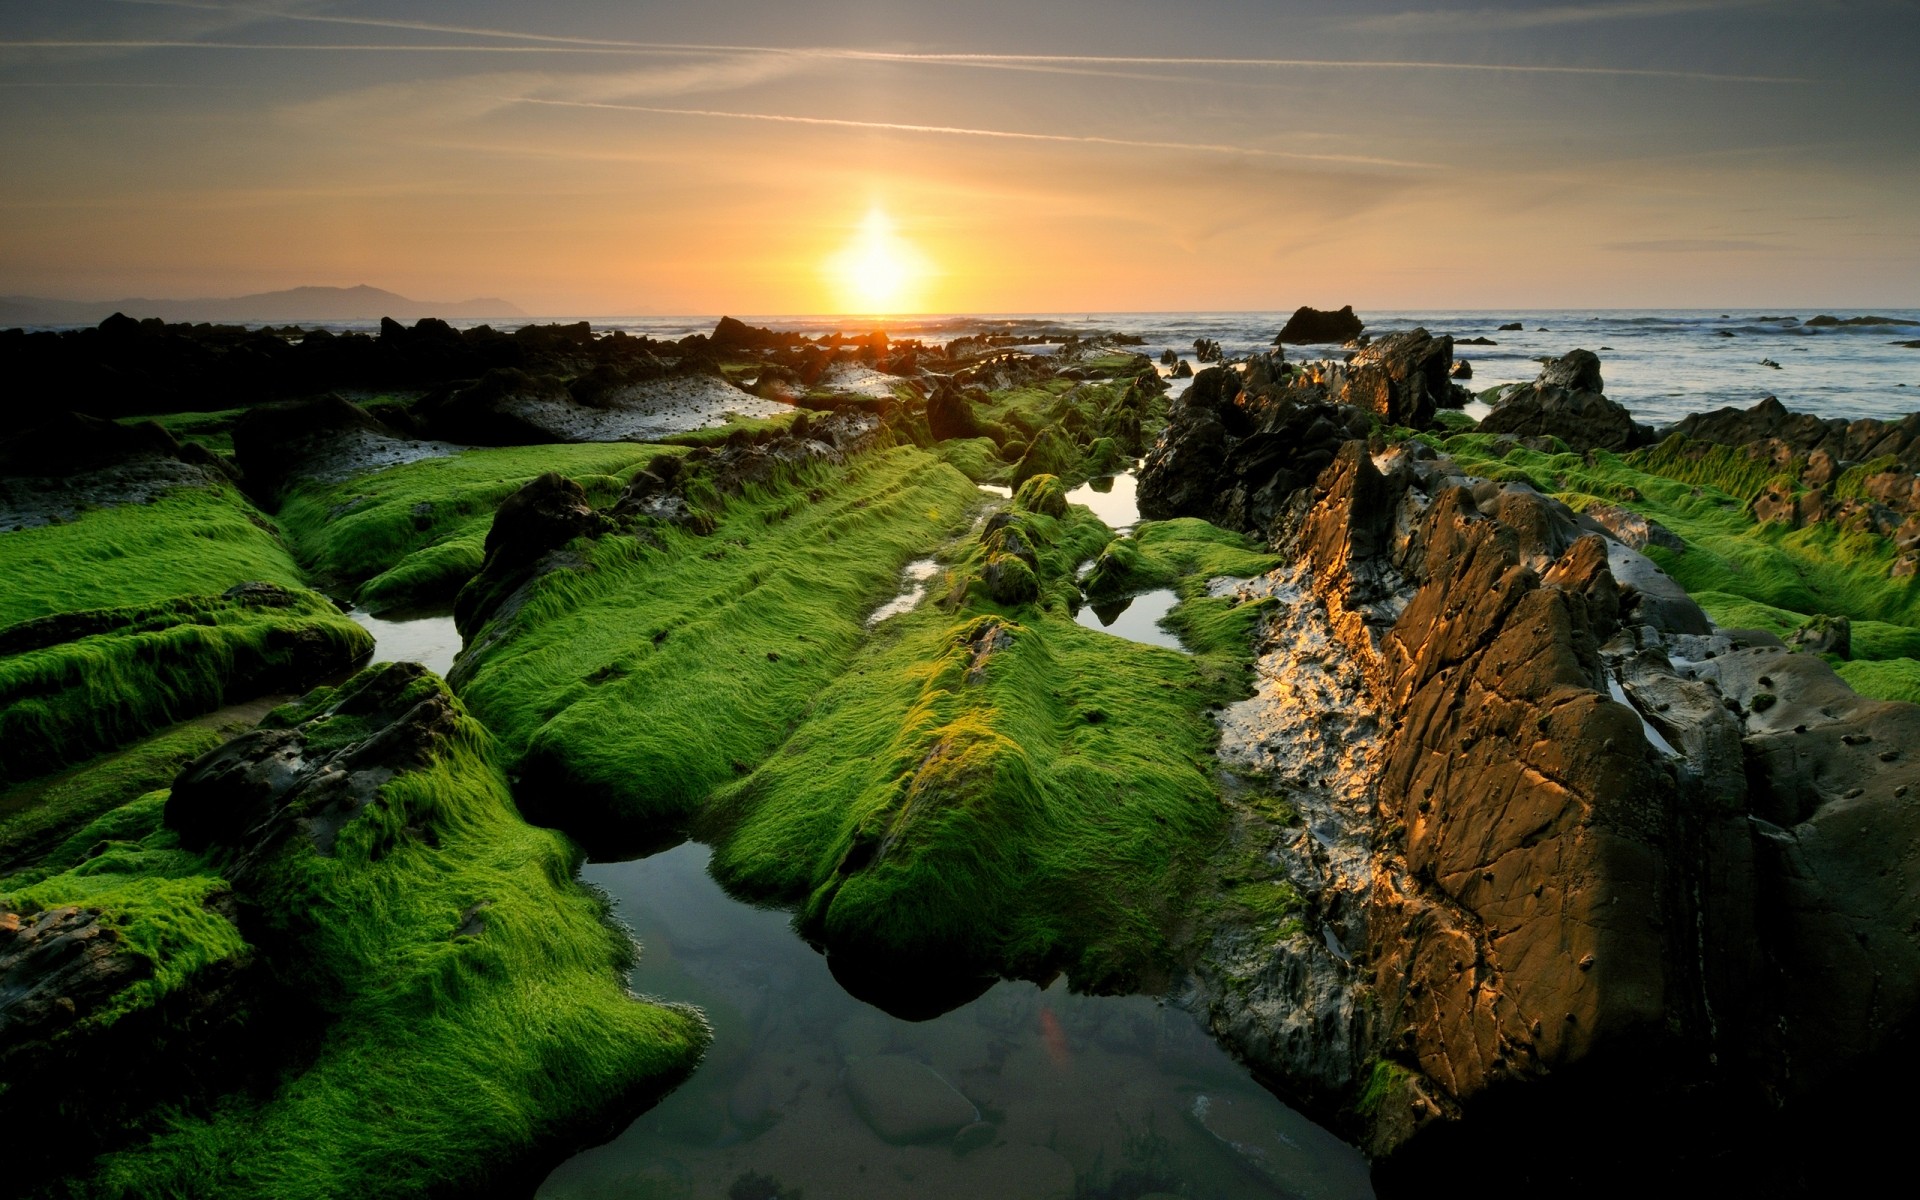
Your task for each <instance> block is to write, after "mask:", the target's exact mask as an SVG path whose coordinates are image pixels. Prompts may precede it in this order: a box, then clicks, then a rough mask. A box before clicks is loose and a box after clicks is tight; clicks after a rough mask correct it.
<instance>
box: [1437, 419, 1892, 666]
mask: <svg viewBox="0 0 1920 1200" xmlns="http://www.w3.org/2000/svg"><path fill="white" fill-rule="evenodd" d="M1431 440H1432V441H1433V442H1434V444H1436V445H1437V446H1438V447H1439V448H1440V449H1442V450H1444V451H1445V452H1446V453H1448V454H1451V455H1452V456H1453V457H1454V458H1455V459H1456V460H1457V461H1458V462H1459V463H1460V465H1461V466H1462V467H1463V468H1465V469H1466V470H1468V471H1470V472H1472V473H1473V474H1476V475H1482V476H1485V477H1488V478H1495V479H1506V480H1516V481H1520V482H1525V483H1528V484H1530V485H1532V486H1534V487H1536V488H1538V489H1539V490H1541V491H1545V492H1551V493H1555V494H1557V495H1559V497H1560V498H1561V499H1563V500H1565V501H1567V502H1568V503H1569V504H1570V505H1572V507H1574V508H1575V509H1583V508H1585V507H1587V506H1588V505H1590V504H1592V503H1593V502H1594V501H1595V500H1605V501H1607V502H1609V503H1613V504H1618V505H1620V506H1622V507H1625V508H1628V509H1631V510H1633V511H1634V512H1637V513H1640V514H1642V515H1644V516H1647V517H1650V518H1652V519H1654V520H1657V521H1658V522H1660V523H1661V524H1662V525H1665V526H1666V527H1667V528H1668V529H1670V530H1672V531H1673V532H1674V533H1676V534H1678V535H1679V536H1680V538H1681V539H1682V540H1683V541H1684V542H1685V543H1686V549H1685V550H1684V551H1678V550H1673V549H1670V548H1668V547H1665V546H1660V545H1649V546H1648V547H1647V548H1646V550H1645V553H1646V554H1647V556H1648V557H1650V558H1651V559H1653V560H1654V562H1655V563H1657V564H1658V565H1659V566H1660V567H1661V568H1662V569H1663V570H1665V571H1666V572H1667V573H1668V574H1669V575H1671V576H1672V577H1673V578H1674V580H1675V581H1676V582H1678V583H1679V584H1680V585H1681V586H1682V587H1684V588H1686V590H1687V592H1688V593H1689V594H1690V595H1692V597H1693V598H1694V600H1695V601H1696V602H1698V603H1699V604H1700V606H1701V607H1702V608H1703V609H1705V610H1706V612H1707V615H1708V616H1710V617H1712V618H1713V620H1714V622H1715V623H1716V624H1718V625H1721V626H1723V627H1726V628H1759V629H1766V630H1768V631H1770V632H1772V633H1775V634H1776V635H1779V636H1781V637H1786V636H1787V635H1789V634H1791V633H1793V632H1794V631H1795V630H1797V629H1799V628H1801V627H1802V626H1804V625H1805V624H1806V623H1807V622H1808V621H1809V620H1810V619H1811V618H1813V617H1815V616H1817V615H1827V616H1845V617H1847V618H1848V619H1849V620H1850V621H1851V622H1852V624H1853V656H1854V658H1855V659H1856V660H1861V662H1860V664H1859V665H1858V667H1857V669H1855V670H1853V671H1852V672H1850V673H1849V674H1848V676H1847V678H1848V679H1849V682H1850V683H1852V684H1853V685H1854V686H1855V687H1856V690H1861V691H1862V694H1863V695H1869V696H1876V697H1881V698H1896V697H1898V696H1903V695H1905V694H1906V691H1905V689H1906V687H1907V684H1906V682H1905V680H1906V679H1908V678H1909V677H1910V674H1911V668H1908V667H1905V666H1900V665H1898V664H1902V663H1908V662H1911V661H1912V660H1914V659H1916V658H1920V584H1917V583H1916V582H1915V579H1914V578H1913V577H1898V576H1895V575H1894V574H1893V573H1892V569H1893V564H1894V560H1895V558H1896V557H1897V551H1896V549H1895V547H1894V545H1893V543H1892V542H1891V541H1889V540H1888V539H1886V538H1884V537H1881V536H1879V535H1878V534H1875V533H1871V532H1867V531H1864V530H1855V529H1846V528H1842V527H1841V526H1839V525H1836V524H1834V523H1832V522H1816V523H1813V524H1809V525H1806V526H1804V527H1802V528H1798V529H1795V528H1792V527H1791V526H1789V525H1787V524H1785V523H1780V522H1759V521H1756V520H1754V519H1753V517H1752V515H1751V513H1750V510H1749V504H1750V502H1751V501H1752V499H1753V498H1754V497H1756V496H1758V495H1759V494H1760V493H1761V492H1762V491H1763V490H1765V489H1766V488H1768V487H1769V486H1771V485H1778V484H1783V483H1784V484H1786V485H1787V486H1789V487H1797V485H1795V484H1794V483H1793V479H1794V478H1795V476H1797V474H1798V471H1799V468H1800V467H1802V466H1804V463H1802V462H1800V461H1799V460H1795V461H1794V462H1792V463H1790V464H1788V465H1786V466H1784V467H1783V466H1781V465H1779V464H1776V463H1775V462H1774V461H1773V460H1772V459H1771V458H1764V457H1756V456H1754V455H1751V454H1749V453H1748V452H1747V451H1746V450H1745V449H1743V448H1740V447H1728V446H1717V445H1712V444H1708V443H1702V442H1690V441H1688V440H1687V439H1685V438H1683V437H1678V436H1676V437H1670V438H1668V439H1667V440H1666V441H1664V442H1662V443H1660V444H1659V445H1658V446H1654V447H1650V448H1648V449H1646V450H1640V451H1634V452H1632V453H1629V454H1625V455H1616V454H1611V453H1608V452H1606V451H1600V450H1596V451H1593V452H1591V453H1590V454H1587V455H1584V456H1582V455H1577V454H1542V453H1539V452H1536V451H1532V450H1527V449H1524V448H1522V447H1518V446H1514V445H1512V444H1511V443H1503V442H1501V441H1500V440H1499V439H1496V438H1494V437H1491V436H1488V435H1478V434H1469V435H1461V436H1456V437H1451V438H1446V439H1431ZM1869 466H1872V464H1869ZM1865 470H1866V468H1855V469H1852V470H1849V471H1848V472H1846V473H1844V474H1843V475H1842V477H1841V480H1840V481H1838V482H1837V483H1836V492H1842V491H1851V492H1859V491H1861V489H1862V488H1863V486H1864V484H1863V482H1862V480H1863V478H1864V477H1865V476H1864V475H1861V476H1860V477H1856V472H1865ZM1867 662H1886V663H1889V664H1891V665H1889V666H1888V667H1885V668H1869V667H1866V666H1865V663H1867ZM1883 688H1884V689H1886V690H1881V689H1883ZM1863 689H1864V690H1863Z"/></svg>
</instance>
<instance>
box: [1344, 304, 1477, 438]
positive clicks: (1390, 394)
mask: <svg viewBox="0 0 1920 1200" xmlns="http://www.w3.org/2000/svg"><path fill="white" fill-rule="evenodd" d="M1452 367H1453V339H1452V338H1450V337H1447V336H1445V335H1442V336H1440V337H1437V338H1436V337H1434V336H1432V335H1431V334H1429V333H1428V332H1427V331H1426V330H1425V329H1412V330H1408V331H1407V332H1405V333H1394V334H1389V335H1387V336H1386V337H1383V338H1381V339H1380V340H1379V341H1377V342H1372V343H1369V344H1368V345H1367V346H1366V347H1365V348H1363V349H1361V350H1360V351H1359V352H1358V353H1356V354H1355V355H1354V356H1353V357H1352V358H1351V359H1350V360H1348V362H1347V367H1346V371H1345V373H1344V378H1343V379H1342V380H1341V381H1340V382H1339V383H1338V384H1337V386H1336V387H1335V388H1334V389H1333V398H1334V399H1335V400H1336V401H1338V402H1339V403H1342V404H1351V405H1353V406H1354V407H1356V408H1361V409H1365V410H1367V411H1369V412H1371V413H1373V414H1374V415H1375V416H1377V417H1379V418H1380V419H1381V421H1382V422H1384V423H1386V424H1388V425H1403V426H1406V427H1408V428H1410V429H1425V428H1428V427H1429V426H1431V425H1432V424H1433V414H1434V410H1435V409H1436V408H1438V407H1440V406H1441V404H1443V403H1444V402H1445V401H1446V399H1447V396H1448V389H1449V384H1448V382H1447V380H1448V378H1449V376H1450V375H1451V373H1452Z"/></svg>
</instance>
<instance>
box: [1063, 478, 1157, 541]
mask: <svg viewBox="0 0 1920 1200" xmlns="http://www.w3.org/2000/svg"><path fill="white" fill-rule="evenodd" d="M1139 492H1140V481H1139V480H1138V479H1136V478H1135V477H1134V476H1133V474H1132V473H1131V472H1129V473H1127V474H1125V475H1103V476H1101V477H1099V478H1098V479H1089V480H1088V481H1087V482H1085V483H1083V484H1081V485H1080V486H1079V487H1077V488H1074V489H1073V490H1072V491H1070V492H1068V493H1067V503H1069V504H1084V505H1086V506H1087V507H1088V508H1090V509H1092V510H1093V515H1094V516H1096V517H1099V518H1100V519H1101V520H1102V521H1105V522H1106V523H1107V526H1108V527H1109V528H1111V529H1112V530H1113V531H1114V532H1115V533H1128V532H1130V531H1131V530H1132V529H1133V527H1134V526H1135V525H1138V524H1139V523H1140V495H1139Z"/></svg>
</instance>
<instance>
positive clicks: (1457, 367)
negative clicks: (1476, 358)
mask: <svg viewBox="0 0 1920 1200" xmlns="http://www.w3.org/2000/svg"><path fill="white" fill-rule="evenodd" d="M1447 378H1449V379H1472V378H1473V364H1472V363H1470V362H1468V361H1467V360H1466V359H1464V358H1456V359H1454V360H1453V366H1452V367H1451V368H1449V369H1448V371H1447Z"/></svg>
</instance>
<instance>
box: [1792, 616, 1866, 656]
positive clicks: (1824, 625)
mask: <svg viewBox="0 0 1920 1200" xmlns="http://www.w3.org/2000/svg"><path fill="white" fill-rule="evenodd" d="M1789 640H1790V641H1791V642H1792V644H1793V645H1795V646H1797V647H1799V648H1800V649H1802V650H1805V651H1807V652H1808V653H1810V654H1837V655H1839V656H1840V657H1841V658H1852V657H1853V622H1852V621H1849V620H1848V619H1847V618H1846V617H1845V616H1837V617H1830V616H1827V615H1826V614H1824V613H1817V614H1815V615H1814V616H1812V617H1810V618H1808V620H1807V623H1806V624H1805V625H1802V626H1801V627H1800V628H1799V629H1796V630H1794V633H1793V637H1792V638H1791V639H1789Z"/></svg>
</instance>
